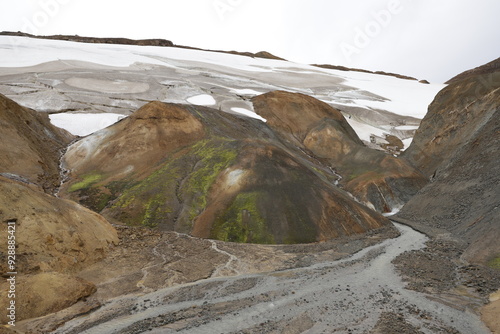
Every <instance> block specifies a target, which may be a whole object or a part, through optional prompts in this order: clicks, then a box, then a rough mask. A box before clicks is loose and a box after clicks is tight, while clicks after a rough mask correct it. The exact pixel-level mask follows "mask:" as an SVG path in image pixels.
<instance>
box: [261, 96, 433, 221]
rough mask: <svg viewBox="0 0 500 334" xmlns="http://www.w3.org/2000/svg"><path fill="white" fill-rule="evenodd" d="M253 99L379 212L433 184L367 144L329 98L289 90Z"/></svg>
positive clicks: (272, 123)
mask: <svg viewBox="0 0 500 334" xmlns="http://www.w3.org/2000/svg"><path fill="white" fill-rule="evenodd" d="M252 101H253V103H254V109H255V112H256V113H258V114H259V115H261V116H262V117H264V118H266V119H267V123H268V124H269V126H270V127H271V128H273V129H274V130H275V131H277V132H278V133H279V135H280V136H281V137H282V138H283V140H285V141H288V142H290V143H292V144H293V145H294V146H297V147H299V148H300V149H301V150H304V151H307V153H308V154H309V155H311V156H313V157H314V158H315V159H317V161H320V162H321V164H322V165H324V166H327V167H328V168H330V169H331V170H335V171H336V172H337V173H338V174H340V175H341V176H342V178H341V179H340V180H339V181H340V182H339V183H340V185H342V186H344V188H345V190H347V191H349V192H350V193H352V194H353V195H354V196H355V197H357V198H358V199H359V200H360V201H361V202H362V203H364V204H366V205H368V206H370V207H372V208H374V209H376V210H377V211H379V212H390V211H391V210H393V209H394V208H397V207H400V206H402V205H403V204H404V203H406V201H407V200H409V199H410V198H411V197H412V196H413V195H414V194H415V193H416V192H417V191H418V190H419V189H420V188H421V187H423V186H424V185H425V184H426V182H427V180H426V179H425V177H424V176H423V175H422V174H421V173H420V172H418V171H417V170H416V169H415V168H414V167H412V166H411V165H410V164H408V163H406V161H403V160H401V159H398V158H395V157H393V156H391V155H388V154H386V153H384V152H381V151H377V150H373V149H370V148H368V147H366V146H365V145H364V144H363V142H362V141H361V140H360V139H359V138H358V136H357V135H356V133H355V132H354V130H353V129H352V128H351V126H350V125H349V124H348V123H347V121H346V120H345V119H344V117H343V115H342V113H340V112H339V111H338V110H336V109H334V108H332V107H331V106H329V105H328V104H326V103H324V102H321V101H318V100H316V99H314V98H312V97H309V96H306V95H303V94H294V93H289V92H283V91H278V92H271V93H267V94H263V95H260V96H257V97H255V98H253V100H252Z"/></svg>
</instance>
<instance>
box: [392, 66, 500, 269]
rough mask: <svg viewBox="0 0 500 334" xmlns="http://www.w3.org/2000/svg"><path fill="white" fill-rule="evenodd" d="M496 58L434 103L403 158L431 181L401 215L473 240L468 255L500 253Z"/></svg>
mask: <svg viewBox="0 0 500 334" xmlns="http://www.w3.org/2000/svg"><path fill="white" fill-rule="evenodd" d="M495 64H498V59H497V60H496V61H494V62H491V63H488V64H486V65H484V66H482V67H479V68H476V69H474V70H472V71H467V72H465V73H464V74H462V75H459V76H457V77H455V78H454V79H453V80H451V81H450V84H449V85H448V86H447V87H446V88H445V89H443V90H442V91H441V92H439V94H438V95H437V96H436V98H435V99H434V101H433V103H432V104H431V105H430V106H429V112H428V113H427V115H426V116H425V118H424V119H423V120H422V124H421V126H420V128H419V129H418V131H417V133H416V135H415V138H414V140H413V143H412V144H411V146H410V147H409V148H408V150H407V151H406V152H404V154H403V156H402V158H403V159H405V160H407V161H408V162H410V163H411V164H412V165H414V166H415V167H416V168H417V169H419V170H420V171H421V172H422V173H423V174H424V175H425V176H427V177H429V178H430V179H431V182H430V183H429V184H428V185H427V186H425V187H424V188H423V189H422V190H421V191H420V192H419V193H417V195H415V196H414V197H413V198H412V199H411V200H410V201H409V202H408V203H407V204H406V205H405V207H404V208H403V209H402V210H401V212H400V213H399V214H398V215H397V217H398V218H402V219H404V220H405V221H407V222H415V223H418V224H420V225H422V226H424V227H425V226H429V227H432V228H440V229H443V230H446V231H449V232H451V233H452V235H453V236H454V237H456V238H460V239H463V240H465V241H466V242H467V244H468V247H467V251H466V253H465V257H466V258H467V259H468V260H470V261H473V262H483V263H491V264H494V263H498V259H499V257H500V243H499V242H498V241H499V240H500V220H499V219H500V208H499V203H500V202H499V198H500V161H499V157H500V68H499V67H498V66H495Z"/></svg>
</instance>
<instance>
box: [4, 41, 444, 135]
mask: <svg viewBox="0 0 500 334" xmlns="http://www.w3.org/2000/svg"><path fill="white" fill-rule="evenodd" d="M75 61H77V62H78V61H79V62H85V64H90V63H92V64H97V65H99V66H107V67H109V69H107V71H110V73H112V72H113V71H114V72H120V73H121V72H123V71H124V68H126V69H127V71H128V72H129V73H132V72H133V73H135V74H136V77H131V78H130V79H129V78H125V79H124V80H121V81H120V80H109V79H108V78H107V77H104V78H102V77H99V76H100V74H96V76H97V77H91V78H68V80H67V81H66V84H68V85H70V86H72V87H75V88H81V89H86V90H90V91H95V92H99V93H101V94H102V95H101V96H99V99H101V98H105V97H106V96H105V95H104V94H106V93H112V94H113V93H116V94H128V96H132V97H127V98H126V99H130V100H131V101H132V100H134V99H135V100H134V101H135V102H136V104H138V101H147V100H153V99H158V100H161V101H164V102H174V103H179V101H186V102H188V103H191V104H195V105H203V106H215V105H219V106H220V107H219V108H220V109H221V110H222V111H226V112H236V113H239V114H242V115H245V116H248V117H253V118H258V119H261V120H263V121H265V120H264V119H262V118H261V117H260V116H258V115H257V114H255V113H254V112H253V111H252V110H247V109H245V108H236V107H235V106H236V105H238V106H239V105H241V102H242V101H243V100H245V99H248V98H249V97H253V96H256V95H260V94H263V93H267V92H269V91H273V90H278V89H281V90H286V91H291V92H299V93H303V94H308V95H311V96H313V97H315V98H317V99H320V100H322V101H325V102H326V103H329V104H331V105H332V106H334V107H336V108H339V109H341V111H342V112H343V113H344V114H349V115H352V116H353V118H356V117H355V116H356V112H357V111H358V110H359V108H362V109H364V110H368V111H371V110H382V111H388V112H390V113H393V114H396V115H395V117H394V119H395V120H396V121H395V122H390V123H391V124H389V122H388V123H387V124H385V125H384V124H382V125H381V124H380V122H371V121H370V120H369V119H367V118H366V113H365V117H364V118H363V119H361V118H356V120H354V119H353V120H348V121H349V123H350V124H351V126H352V127H353V128H354V130H355V131H356V133H357V134H358V136H359V137H360V138H361V139H363V140H365V141H368V140H369V137H370V135H371V134H374V135H377V136H382V135H384V134H385V133H389V132H390V130H391V128H392V129H395V130H414V129H415V128H416V125H414V123H415V121H413V122H410V123H408V124H409V125H406V122H404V120H401V117H399V120H398V118H397V117H396V116H397V115H400V116H410V117H413V118H416V119H422V118H423V117H424V116H425V114H426V113H427V107H428V105H429V104H430V103H431V102H432V100H433V99H434V97H435V96H436V94H437V93H438V92H439V91H440V90H441V89H442V88H444V86H445V85H443V84H422V83H419V82H418V81H415V80H404V79H399V78H395V77H391V76H384V75H376V74H370V73H362V72H354V71H339V70H331V69H324V68H318V67H314V66H310V65H304V64H297V63H293V62H287V61H281V60H271V59H262V58H251V57H245V56H238V55H232V54H225V53H218V52H209V51H200V50H191V49H180V48H173V47H154V46H130V45H110V44H89V43H76V42H66V41H56V40H43V39H31V38H25V37H11V36H0V88H1V78H2V73H12V71H13V70H10V72H9V69H12V68H16V71H17V68H21V69H20V70H19V71H20V72H19V73H30V72H32V71H34V70H33V68H29V67H30V66H37V65H40V64H46V63H48V62H59V64H60V65H57V66H59V67H61V66H62V65H61V64H65V65H66V66H76V65H74V62H75ZM82 64H83V63H82ZM145 65H147V66H149V67H148V68H146V67H145ZM40 66H41V65H40ZM57 66H56V65H54V63H52V65H51V67H50V68H51V71H58V70H59V67H57ZM82 66H83V65H82ZM22 68H25V70H24V71H25V72H23V71H22ZM162 68H163V69H168V70H169V71H171V72H169V73H173V74H171V75H170V76H166V77H163V78H158V81H157V82H155V83H151V82H149V83H146V79H147V76H146V74H144V76H145V77H146V78H144V82H142V81H143V79H142V78H139V79H138V77H137V76H138V75H140V73H141V71H144V73H146V71H148V70H150V71H151V72H148V73H155V74H156V73H157V72H158V71H157V69H162ZM151 69H155V70H154V71H153V70H151ZM92 73H102V72H99V71H97V70H95V69H94V72H92ZM139 81H141V82H139ZM165 83H168V85H170V86H171V87H170V88H169V89H170V90H169V92H168V94H166V95H164V96H163V97H162V96H161V94H165V93H163V91H162V90H161V89H165V88H164V87H165ZM155 84H156V85H158V86H160V88H158V87H156V88H155V87H154V85H155ZM161 85H163V86H161ZM9 87H10V88H5V89H9V90H10V91H12V92H13V93H12V94H11V95H8V94H7V95H8V96H9V97H11V98H13V99H14V100H16V98H19V99H20V100H22V99H24V100H25V101H28V103H31V104H33V103H34V102H33V101H38V102H37V106H39V104H40V106H39V107H40V108H39V109H40V110H54V108H56V107H57V108H60V109H61V110H64V109H65V108H64V107H63V106H64V105H66V104H69V103H70V102H68V101H65V100H57V94H54V93H50V94H49V93H45V95H46V96H51V99H48V100H47V101H45V100H44V99H41V100H40V99H39V98H38V97H37V96H35V95H33V96H31V97H29V96H28V95H29V94H24V95H23V94H16V93H15V92H14V89H17V90H19V89H20V88H18V87H15V85H12V84H11V85H10V86H9ZM162 87H163V88H162ZM62 88H63V89H64V87H62ZM155 89H156V90H155ZM212 89H216V90H217V100H216V99H215V97H214V96H213V95H212V94H208V93H207V94H201V92H208V90H210V91H212ZM27 91H28V92H29V90H27ZM153 91H154V94H153V93H151V92H153ZM0 93H3V92H2V90H0ZM141 94H142V95H141ZM148 94H149V95H148ZM45 95H42V96H45ZM30 98H31V100H29V99H30ZM49 100H50V101H49ZM238 101H239V103H238ZM22 102H23V101H20V103H21V104H22ZM225 102H228V103H225ZM181 103H182V102H181ZM235 103H236V104H235ZM244 103H245V104H248V102H244ZM44 104H45V105H46V106H44ZM122 104H124V102H123V103H122ZM130 104H133V103H130ZM111 105H112V106H113V104H111ZM66 109H70V108H67V107H66ZM37 110H38V109H37ZM98 110H99V111H103V109H102V108H101V109H98ZM56 111H57V110H56ZM132 111H134V110H132V109H130V110H129V111H128V113H125V114H129V113H130V112H132ZM69 115H70V116H63V115H62V114H57V115H53V116H54V118H53V120H52V122H53V123H54V124H56V125H57V126H61V127H63V128H65V129H67V130H68V131H70V132H72V133H74V134H77V133H78V134H79V135H82V133H92V132H93V131H97V130H99V129H101V128H103V127H104V125H106V126H108V125H109V124H108V123H109V122H110V121H112V120H115V121H117V120H118V118H117V117H116V116H106V114H91V115H92V116H87V117H89V118H88V120H87V121H85V122H83V121H82V119H81V117H84V116H82V114H69ZM71 115H80V116H71ZM65 117H66V118H65ZM259 117H260V118H259ZM51 118H52V117H51ZM90 118H92V120H90ZM101 118H102V120H99V119H101ZM409 140H411V138H405V143H408V142H409Z"/></svg>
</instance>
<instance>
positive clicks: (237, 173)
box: [226, 169, 245, 186]
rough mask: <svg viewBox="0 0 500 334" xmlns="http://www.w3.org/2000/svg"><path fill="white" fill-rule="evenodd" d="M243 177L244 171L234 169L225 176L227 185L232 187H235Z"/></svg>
mask: <svg viewBox="0 0 500 334" xmlns="http://www.w3.org/2000/svg"><path fill="white" fill-rule="evenodd" d="M244 175H245V171H244V170H242V169H235V170H233V171H231V172H229V173H228V174H227V181H226V183H227V185H229V186H234V185H236V184H237V183H238V182H239V181H240V180H241V178H242V177H243V176H244Z"/></svg>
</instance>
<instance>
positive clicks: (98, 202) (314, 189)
mask: <svg viewBox="0 0 500 334" xmlns="http://www.w3.org/2000/svg"><path fill="white" fill-rule="evenodd" d="M337 116H338V117H339V120H341V119H343V118H342V115H341V114H340V113H339V115H337ZM343 122H344V125H345V126H346V127H347V126H348V124H347V122H346V121H345V120H343ZM298 123H300V122H298ZM297 131H300V130H297ZM350 131H351V133H350V134H351V135H352V136H354V137H353V138H355V134H354V132H353V131H352V129H351V130H350ZM305 134H306V133H304V136H305ZM353 140H354V139H353ZM358 141H359V139H358ZM65 163H66V166H67V168H68V169H70V170H71V171H72V172H71V180H72V181H71V182H69V183H67V184H65V185H64V187H63V191H62V193H65V194H66V195H67V196H68V197H70V198H73V199H75V200H78V201H80V202H81V203H83V204H85V205H87V206H88V207H91V208H92V209H94V210H96V211H98V212H101V213H102V214H103V215H104V216H105V217H107V218H108V219H111V220H114V221H117V222H122V223H126V224H132V225H137V224H142V225H145V226H150V227H157V228H159V229H163V230H171V231H178V232H183V233H189V234H191V235H194V236H197V237H202V238H215V239H220V240H225V241H236V242H249V243H304V242H313V241H320V240H327V239H330V238H335V237H340V236H347V235H351V234H356V233H364V232H367V231H369V230H372V229H377V228H379V227H382V226H385V225H386V224H387V223H388V221H387V220H386V219H385V218H383V217H382V216H380V215H379V214H377V213H375V212H372V211H371V210H369V209H367V208H366V207H364V206H362V205H360V204H358V203H357V202H356V201H354V200H353V199H352V198H350V197H349V196H348V194H346V193H345V192H343V191H342V190H340V189H338V188H337V187H335V186H334V185H333V184H332V183H331V182H330V181H329V180H328V178H327V177H325V175H324V174H323V173H322V172H319V171H318V170H317V168H316V166H315V165H314V164H313V163H311V162H310V161H309V160H308V158H307V156H306V155H304V153H303V152H302V151H300V150H298V149H297V148H296V147H294V146H293V145H289V144H286V143H283V141H282V140H281V139H280V138H279V137H277V136H276V135H275V133H274V132H273V131H272V129H270V128H269V127H268V126H267V125H266V124H265V123H263V122H261V121H258V120H255V119H249V118H245V117H238V116H235V115H230V114H227V113H221V112H219V111H217V110H214V109H209V108H204V107H195V106H183V105H175V104H165V103H160V102H152V103H150V104H148V105H146V106H144V107H143V108H141V109H140V110H138V111H137V112H136V113H135V114H134V115H133V116H131V117H130V118H128V119H126V120H123V121H121V122H119V123H117V124H115V125H113V126H111V127H109V128H107V129H104V130H102V131H99V132H97V133H95V134H93V135H91V136H89V137H87V138H85V139H83V140H81V141H79V142H77V143H75V144H74V145H72V146H71V147H70V148H69V149H68V152H67V153H66V155H65Z"/></svg>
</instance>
